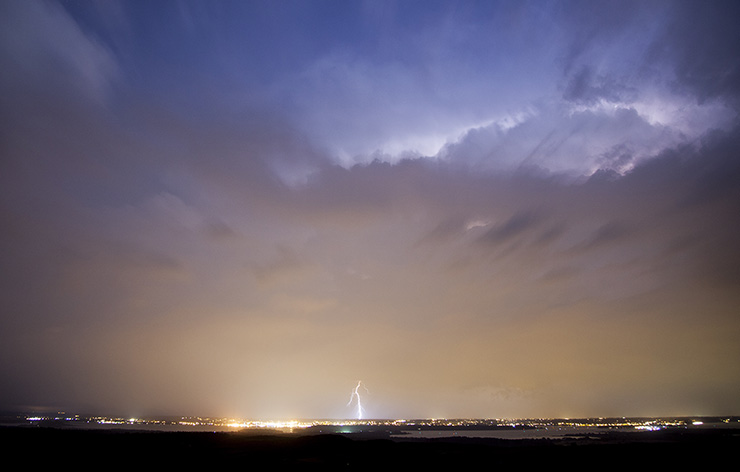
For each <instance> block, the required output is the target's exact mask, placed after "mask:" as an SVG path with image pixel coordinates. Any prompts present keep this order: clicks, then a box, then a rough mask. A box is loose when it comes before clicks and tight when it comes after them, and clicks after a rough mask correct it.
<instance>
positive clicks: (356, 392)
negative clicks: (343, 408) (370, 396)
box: [347, 380, 370, 420]
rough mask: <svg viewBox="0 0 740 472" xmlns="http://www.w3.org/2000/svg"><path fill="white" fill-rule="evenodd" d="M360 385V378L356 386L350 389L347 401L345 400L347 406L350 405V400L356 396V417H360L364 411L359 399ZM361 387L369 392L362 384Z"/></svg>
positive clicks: (359, 418)
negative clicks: (350, 392)
mask: <svg viewBox="0 0 740 472" xmlns="http://www.w3.org/2000/svg"><path fill="white" fill-rule="evenodd" d="M361 385H362V380H358V381H357V386H356V387H355V388H354V389H353V390H352V394H351V395H350V397H349V401H348V402H347V406H350V405H351V404H352V401H353V400H354V399H355V398H357V419H358V420H361V419H362V412H363V411H364V410H363V408H362V401H361V399H360V386H361ZM362 388H364V389H365V391H366V392H367V393H370V390H368V389H367V387H365V386H364V385H362Z"/></svg>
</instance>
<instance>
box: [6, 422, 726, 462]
mask: <svg viewBox="0 0 740 472" xmlns="http://www.w3.org/2000/svg"><path fill="white" fill-rule="evenodd" d="M0 445H1V447H2V450H3V451H4V452H5V454H4V456H5V457H4V460H5V463H6V464H13V463H15V458H20V459H21V461H22V462H21V464H25V465H34V466H36V467H39V466H53V467H59V466H62V465H65V466H71V467H73V468H75V469H93V468H94V469H100V468H104V467H109V466H115V467H116V468H119V467H123V468H129V467H130V468H135V469H141V468H144V469H145V470H146V469H150V468H162V467H166V468H167V469H168V470H169V469H172V468H174V467H181V466H188V467H208V468H209V469H210V468H215V467H223V466H230V467H239V468H241V469H250V468H260V469H262V468H270V469H273V470H275V469H277V470H280V469H285V468H291V469H299V470H306V469H309V470H389V469H390V470H402V469H406V470H419V469H421V468H426V467H429V468H431V469H434V470H436V469H439V468H454V469H455V470H460V469H461V468H468V467H482V468H484V469H485V470H494V469H498V468H500V467H516V468H518V469H527V470H529V469H531V468H533V467H551V466H554V465H566V466H568V467H569V468H571V469H574V468H575V469H585V468H589V469H593V468H601V467H604V466H607V467H609V468H613V467H630V468H631V467H639V468H641V469H642V468H647V467H660V470H666V468H667V467H680V468H681V469H682V470H683V469H685V468H686V467H691V466H694V467H699V468H701V470H706V469H707V468H708V467H711V466H717V465H720V464H726V463H735V462H736V461H737V453H738V451H740V431H739V430H731V429H718V430H713V429H710V430H700V431H689V430H681V429H677V430H672V431H671V430H667V431H658V432H640V433H617V432H614V433H609V432H607V433H601V434H599V435H598V437H593V436H592V437H591V438H565V439H557V440H554V439H537V440H502V439H474V438H460V437H457V438H440V439H427V440H420V439H398V438H394V439H391V438H377V437H376V438H368V437H366V436H364V437H363V436H360V435H356V436H353V435H339V434H311V435H301V434H297V433H295V434H290V433H274V434H265V433H260V434H256V433H252V432H230V433H199V432H198V433H196V432H151V431H120V430H103V431H101V430H80V429H58V428H32V427H0ZM728 461H729V462H728Z"/></svg>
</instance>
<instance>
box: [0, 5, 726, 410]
mask: <svg viewBox="0 0 740 472" xmlns="http://www.w3.org/2000/svg"><path fill="white" fill-rule="evenodd" d="M326 9H328V10H326ZM0 13H1V14H0V22H1V24H0V70H2V71H3V72H2V73H0V90H1V91H2V96H3V97H5V98H4V99H3V101H2V105H0V113H2V119H3V123H4V126H3V130H2V131H1V133H2V136H1V139H0V142H2V156H3V158H2V162H1V163H0V228H2V233H0V234H2V238H3V239H2V242H3V244H2V247H3V250H2V252H1V253H0V267H1V268H2V269H0V281H1V282H0V290H1V291H2V292H0V295H2V300H3V301H2V311H1V312H0V313H1V314H0V376H2V378H3V379H4V382H3V388H2V389H0V408H5V409H15V408H26V407H48V408H57V407H60V408H65V409H80V410H86V412H87V413H96V412H100V413H101V414H109V413H110V414H114V413H115V414H121V415H124V416H126V417H131V416H138V415H145V414H151V413H157V414H160V413H174V414H184V415H206V416H207V415H212V416H231V417H240V418H252V419H265V420H278V419H295V418H355V417H357V416H358V415H359V412H361V414H362V416H363V417H367V418H382V417H387V418H398V417H403V418H412V417H478V418H482V417H496V418H503V417H535V416H537V417H554V416H570V417H577V416H592V415H596V416H613V415H617V416H622V415H626V416H635V415H674V414H675V415H678V414H693V415H698V414H736V413H737V411H738V408H739V407H740V402H739V400H738V399H740V395H738V392H739V391H740V374H739V373H738V370H737V360H738V359H740V348H739V347H738V343H737V338H738V334H740V320H739V319H738V316H737V307H738V302H740V293H738V290H737V286H738V283H740V271H738V269H737V268H738V267H740V250H739V247H738V242H737V241H738V238H737V234H738V231H739V230H740V223H739V222H738V221H739V220H738V218H737V215H738V214H740V212H739V211H738V210H740V185H739V184H738V182H740V167H739V165H738V156H740V134H739V133H738V123H737V111H738V103H740V102H738V97H740V77H739V76H738V70H740V67H738V66H739V65H740V64H738V60H739V59H738V58H737V54H736V51H737V46H738V44H740V33H738V30H737V28H736V27H735V24H736V21H734V19H737V18H738V9H737V7H736V6H735V5H734V4H733V3H731V2H709V3H702V4H701V5H699V4H696V3H694V2H665V3H663V2H650V3H647V4H646V3H645V2H634V3H632V2H626V3H625V2H585V3H581V2H552V3H550V2H533V3H526V2H514V3H512V2H500V3H499V2H480V3H478V2H462V3H461V2H454V3H448V2H439V3H436V2H424V5H421V4H419V5H416V4H414V3H409V2H398V3H397V2H367V3H365V2H336V3H334V2H329V3H328V4H326V5H324V4H323V3H322V4H315V3H312V2H307V3H297V4H285V5H279V6H276V5H275V4H274V3H272V2H264V3H262V2H235V3H231V2H216V3H213V2H208V3H195V2H193V3H189V2H174V1H173V2H154V3H150V2H115V1H111V2H103V3H98V2H95V3H89V4H88V3H83V2H80V3H74V2H73V3H59V2H52V1H49V2H35V1H31V2H28V1H8V2H3V3H2V6H0ZM164 18H166V19H167V21H163V19H164ZM358 378H362V379H363V382H362V385H363V386H364V385H365V382H367V385H369V386H370V388H371V392H367V391H365V392H364V393H363V390H362V389H361V388H360V385H359V384H357V383H356V382H357V379H358ZM355 385H357V386H356V387H355ZM353 387H354V388H355V390H354V391H353V392H354V393H360V394H362V405H359V403H352V402H351V404H350V405H348V404H347V392H348V391H352V388H353ZM357 389H360V390H359V392H358V391H357ZM353 398H354V396H353ZM356 400H359V397H358V398H356ZM358 408H362V409H361V410H358ZM117 412H120V413H117Z"/></svg>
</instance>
